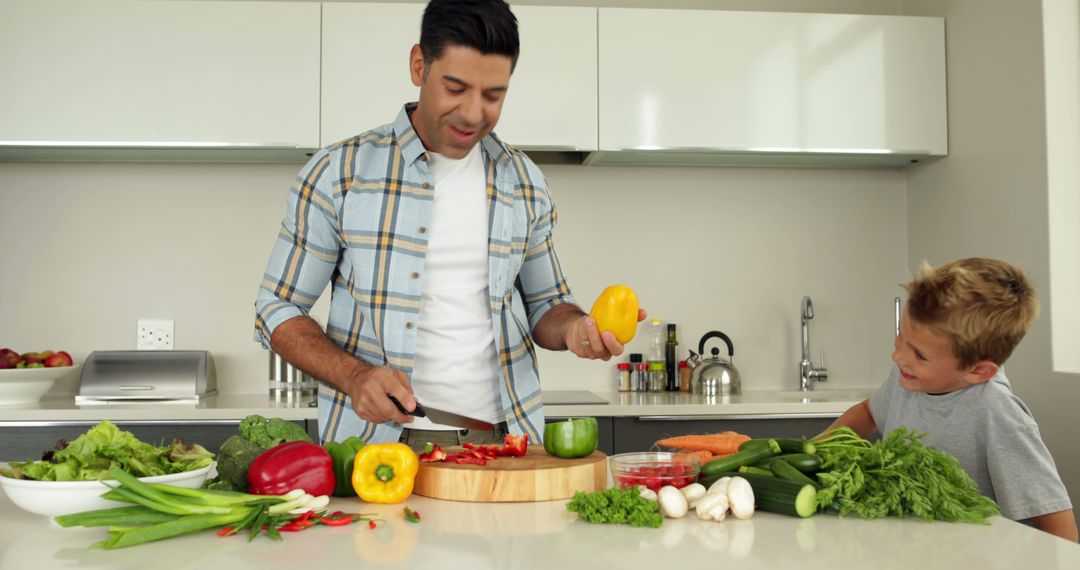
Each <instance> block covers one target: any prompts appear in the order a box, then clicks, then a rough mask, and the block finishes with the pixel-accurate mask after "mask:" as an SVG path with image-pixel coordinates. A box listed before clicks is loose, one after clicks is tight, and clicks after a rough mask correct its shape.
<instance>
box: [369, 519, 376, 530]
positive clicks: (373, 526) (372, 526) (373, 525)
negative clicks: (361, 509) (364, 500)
mask: <svg viewBox="0 0 1080 570" xmlns="http://www.w3.org/2000/svg"><path fill="white" fill-rule="evenodd" d="M367 525H368V528H370V529H372V530H374V529H375V521H373V520H371V521H368V522H367Z"/></svg>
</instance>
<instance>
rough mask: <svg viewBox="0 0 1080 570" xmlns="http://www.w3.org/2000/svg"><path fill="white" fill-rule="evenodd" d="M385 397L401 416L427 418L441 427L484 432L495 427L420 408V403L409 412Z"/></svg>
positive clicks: (458, 416) (466, 417)
mask: <svg viewBox="0 0 1080 570" xmlns="http://www.w3.org/2000/svg"><path fill="white" fill-rule="evenodd" d="M386 397H387V398H390V401H391V402H393V403H394V405H395V406H397V409H398V411H400V412H401V413H403V414H405V415H407V416H415V417H418V418H427V419H429V420H431V421H433V422H435V423H437V424H442V425H447V426H457V427H463V428H469V429H478V430H485V431H486V430H490V429H492V428H494V427H495V426H494V425H492V424H490V423H488V422H485V421H484V420H478V419H476V418H470V417H469V416H463V415H461V414H455V413H453V412H447V411H446V410H440V409H438V408H429V407H427V406H421V405H420V402H416V409H415V410H413V411H411V412H410V411H408V410H406V409H405V406H402V405H401V402H399V401H397V398H395V397H393V396H391V395H389V394H387V395H386Z"/></svg>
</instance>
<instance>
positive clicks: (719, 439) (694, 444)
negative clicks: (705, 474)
mask: <svg viewBox="0 0 1080 570" xmlns="http://www.w3.org/2000/svg"><path fill="white" fill-rule="evenodd" d="M749 439H750V436H748V435H743V434H741V433H738V432H734V431H724V432H720V433H707V434H690V435H677V436H674V437H668V438H664V439H661V440H659V441H657V442H656V445H662V446H664V447H674V448H676V449H684V450H688V451H698V450H704V451H710V452H712V453H714V454H716V455H730V454H732V453H735V452H736V451H738V450H739V446H740V445H742V443H743V442H744V441H748V440H749Z"/></svg>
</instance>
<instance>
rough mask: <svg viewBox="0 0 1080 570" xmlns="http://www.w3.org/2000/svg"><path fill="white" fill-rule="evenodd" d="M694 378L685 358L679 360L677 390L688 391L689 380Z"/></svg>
mask: <svg viewBox="0 0 1080 570" xmlns="http://www.w3.org/2000/svg"><path fill="white" fill-rule="evenodd" d="M693 378H694V371H693V370H691V369H690V365H689V364H687V363H686V361H685V360H680V361H679V391H680V392H689V391H690V382H691V381H692V380H693Z"/></svg>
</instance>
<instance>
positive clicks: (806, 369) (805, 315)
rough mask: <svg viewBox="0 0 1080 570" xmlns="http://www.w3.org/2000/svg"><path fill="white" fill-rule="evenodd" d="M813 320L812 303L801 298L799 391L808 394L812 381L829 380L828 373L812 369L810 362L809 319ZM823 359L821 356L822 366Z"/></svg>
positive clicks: (806, 298) (811, 387)
mask: <svg viewBox="0 0 1080 570" xmlns="http://www.w3.org/2000/svg"><path fill="white" fill-rule="evenodd" d="M812 318H814V303H813V302H811V301H810V296H809V295H806V296H805V297H803V298H802V362H800V363H799V390H801V391H803V392H809V391H810V390H813V389H814V384H813V382H814V380H817V381H818V382H825V381H826V380H828V379H829V371H828V370H827V369H826V368H825V367H824V366H822V367H821V368H814V363H813V362H811V361H810V319H812ZM824 361H825V357H824V356H822V364H824Z"/></svg>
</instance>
